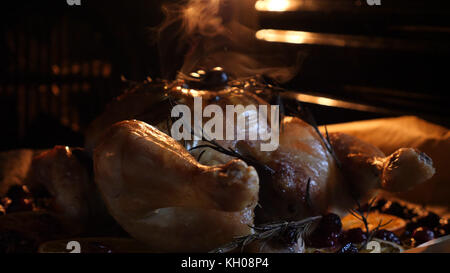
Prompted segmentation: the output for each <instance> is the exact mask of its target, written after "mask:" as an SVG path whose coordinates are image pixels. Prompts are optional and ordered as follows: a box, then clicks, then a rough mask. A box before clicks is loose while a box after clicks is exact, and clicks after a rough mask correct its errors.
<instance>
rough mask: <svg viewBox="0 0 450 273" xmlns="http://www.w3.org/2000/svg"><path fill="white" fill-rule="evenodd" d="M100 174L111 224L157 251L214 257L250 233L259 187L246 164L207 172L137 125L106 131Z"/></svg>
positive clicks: (97, 155) (98, 157)
mask: <svg viewBox="0 0 450 273" xmlns="http://www.w3.org/2000/svg"><path fill="white" fill-rule="evenodd" d="M94 169H95V179H96V182H97V185H98V186H99V188H100V191H101V193H102V195H103V199H104V201H105V203H106V205H107V207H108V208H109V211H110V213H111V214H112V215H113V217H114V218H115V219H116V220H117V221H118V222H119V223H120V224H121V225H122V227H123V228H124V229H125V230H127V231H128V232H129V233H130V234H131V235H133V236H135V237H136V238H139V239H141V240H143V241H144V242H147V243H148V244H149V245H150V246H151V247H154V248H155V249H157V250H160V251H208V250H210V249H212V248H214V247H217V246H219V245H220V244H222V243H224V242H226V241H229V240H231V239H232V238H233V237H234V236H238V235H243V234H248V233H249V232H250V228H249V227H248V225H250V224H252V220H253V208H254V206H255V205H256V203H257V199H258V191H259V183H258V176H257V174H256V171H255V169H254V168H253V167H248V166H247V165H246V164H245V163H244V162H243V161H240V160H232V161H230V162H229V163H227V164H225V165H217V166H205V165H201V164H199V163H198V162H197V161H196V160H195V158H194V157H192V156H191V155H190V154H189V153H188V152H187V151H186V149H185V148H184V147H183V146H181V145H180V144H179V143H178V142H176V141H175V140H174V139H172V138H171V137H169V136H168V135H166V134H164V133H162V132H161V131H159V130H158V129H156V128H155V127H152V126H150V125H148V124H146V123H144V122H140V121H135V120H134V121H124V122H120V123H118V124H116V125H114V126H113V127H112V128H111V129H110V130H109V131H108V133H107V134H106V135H105V137H104V142H103V143H102V144H100V145H99V146H98V147H97V149H96V150H95V152H94Z"/></svg>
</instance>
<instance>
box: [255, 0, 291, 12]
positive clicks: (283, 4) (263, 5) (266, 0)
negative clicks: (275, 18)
mask: <svg viewBox="0 0 450 273" xmlns="http://www.w3.org/2000/svg"><path fill="white" fill-rule="evenodd" d="M291 2H292V1H290V0H258V1H257V2H256V3H255V8H256V9H257V10H259V11H287V10H289V9H291V8H292V6H291Z"/></svg>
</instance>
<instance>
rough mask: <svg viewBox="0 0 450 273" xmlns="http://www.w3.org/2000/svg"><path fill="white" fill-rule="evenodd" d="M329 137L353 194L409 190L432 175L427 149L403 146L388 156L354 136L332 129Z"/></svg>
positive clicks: (364, 194) (363, 194) (362, 194)
mask: <svg viewBox="0 0 450 273" xmlns="http://www.w3.org/2000/svg"><path fill="white" fill-rule="evenodd" d="M329 136H330V141H331V144H332V146H333V147H334V150H335V152H336V155H337V157H338V159H339V161H340V162H341V164H342V173H343V174H344V177H345V180H346V181H347V183H348V184H349V186H350V191H351V193H352V194H353V196H354V198H358V199H364V197H368V196H370V193H373V192H374V190H377V189H385V190H388V191H391V192H400V191H407V190H409V189H411V188H413V187H415V186H416V185H418V184H420V183H423V182H425V181H426V180H428V179H430V178H431V177H432V176H433V175H434V173H435V169H434V167H433V161H432V160H431V158H430V157H428V156H427V155H426V154H425V153H422V152H420V151H418V150H416V149H412V148H400V149H398V150H397V151H395V152H394V153H392V154H391V155H389V156H386V155H385V154H384V153H383V152H382V151H381V150H380V149H378V148H377V147H375V146H374V145H372V144H369V143H367V142H364V141H362V140H360V139H358V138H356V137H354V136H350V135H346V134H342V133H332V134H330V135H329Z"/></svg>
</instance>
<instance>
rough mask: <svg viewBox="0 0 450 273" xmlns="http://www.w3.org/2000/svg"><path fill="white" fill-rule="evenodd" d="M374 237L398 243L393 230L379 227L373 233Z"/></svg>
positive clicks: (398, 240)
mask: <svg viewBox="0 0 450 273" xmlns="http://www.w3.org/2000/svg"><path fill="white" fill-rule="evenodd" d="M374 236H375V238H378V239H381V240H384V241H389V242H393V243H396V244H400V243H401V242H400V239H399V238H398V237H397V235H395V233H394V232H392V231H389V230H386V229H380V230H378V231H377V232H376V233H375V234H374Z"/></svg>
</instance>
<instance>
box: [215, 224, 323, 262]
mask: <svg viewBox="0 0 450 273" xmlns="http://www.w3.org/2000/svg"><path fill="white" fill-rule="evenodd" d="M320 218H322V216H314V217H309V218H306V219H303V220H300V221H293V222H286V221H284V222H277V223H268V224H263V225H260V226H257V227H251V228H252V229H253V231H254V233H253V234H249V235H246V236H241V237H236V238H235V239H234V240H233V241H232V242H230V243H228V244H226V245H223V246H221V247H219V248H216V249H214V250H212V251H210V253H227V252H230V251H232V250H235V249H236V248H238V247H240V248H241V252H242V251H243V250H244V248H245V246H247V245H249V244H250V243H252V242H254V241H263V242H264V243H265V242H267V241H268V240H270V239H273V238H276V237H279V236H282V235H283V234H285V232H286V231H288V230H292V231H294V232H295V236H296V238H297V240H298V239H299V238H300V237H301V236H303V234H304V233H305V232H306V233H307V232H308V231H309V229H310V227H311V225H312V224H313V223H314V222H315V221H317V220H319V219H320Z"/></svg>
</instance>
